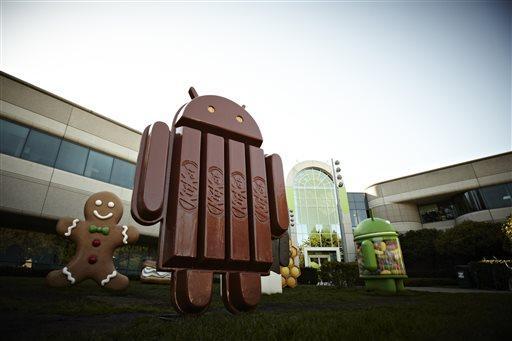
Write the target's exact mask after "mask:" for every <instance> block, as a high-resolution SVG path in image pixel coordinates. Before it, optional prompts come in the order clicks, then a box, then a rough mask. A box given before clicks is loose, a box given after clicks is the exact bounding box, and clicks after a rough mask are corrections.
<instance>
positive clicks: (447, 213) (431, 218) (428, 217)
mask: <svg viewBox="0 0 512 341" xmlns="http://www.w3.org/2000/svg"><path fill="white" fill-rule="evenodd" d="M418 209H419V211H420V217H421V222H422V223H423V224H425V223H433V222H436V221H444V220H451V219H455V212H454V206H453V204H452V202H451V201H442V202H438V203H435V204H429V205H422V206H419V207H418Z"/></svg>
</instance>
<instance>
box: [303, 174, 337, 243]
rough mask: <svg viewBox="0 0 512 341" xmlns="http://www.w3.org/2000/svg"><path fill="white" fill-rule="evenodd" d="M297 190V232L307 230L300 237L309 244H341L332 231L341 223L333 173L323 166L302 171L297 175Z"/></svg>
mask: <svg viewBox="0 0 512 341" xmlns="http://www.w3.org/2000/svg"><path fill="white" fill-rule="evenodd" d="M293 189H294V194H295V211H296V215H295V217H296V224H297V227H298V228H297V231H298V233H304V236H301V237H300V238H299V237H298V236H297V240H299V239H301V240H302V243H304V245H306V244H308V245H309V246H333V245H334V246H338V245H339V238H338V235H337V233H333V232H332V231H333V228H334V231H338V230H339V226H340V223H339V218H338V211H337V207H336V200H335V189H334V183H333V181H332V179H331V178H330V176H329V175H328V174H326V173H325V172H323V171H321V170H319V169H312V168H310V169H305V170H302V171H301V172H299V173H298V174H297V176H296V177H295V181H294V184H293ZM319 231H320V233H319ZM300 244H301V243H299V245H300Z"/></svg>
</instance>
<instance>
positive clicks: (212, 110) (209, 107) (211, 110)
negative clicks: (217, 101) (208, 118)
mask: <svg viewBox="0 0 512 341" xmlns="http://www.w3.org/2000/svg"><path fill="white" fill-rule="evenodd" d="M208 112H209V113H211V114H213V113H214V112H215V107H213V106H211V105H209V106H208Z"/></svg>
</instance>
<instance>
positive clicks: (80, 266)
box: [46, 192, 139, 290]
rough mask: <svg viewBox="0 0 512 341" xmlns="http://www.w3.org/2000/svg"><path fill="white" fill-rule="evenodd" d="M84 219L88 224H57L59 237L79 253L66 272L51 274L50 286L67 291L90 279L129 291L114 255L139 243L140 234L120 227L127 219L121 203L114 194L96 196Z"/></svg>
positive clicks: (67, 220) (89, 202)
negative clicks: (126, 246) (120, 249)
mask: <svg viewBox="0 0 512 341" xmlns="http://www.w3.org/2000/svg"><path fill="white" fill-rule="evenodd" d="M84 216H85V221H80V220H79V219H75V218H62V219H60V220H59V221H58V222H57V233H58V234H60V235H63V236H64V237H66V238H69V239H71V240H72V241H74V242H75V243H76V253H75V255H74V256H73V258H72V259H71V261H70V262H69V263H68V265H67V266H65V267H64V268H63V269H62V270H54V271H52V272H50V273H49V274H48V276H46V282H47V283H48V285H50V286H52V287H64V286H70V285H74V284H78V283H80V282H81V281H83V280H85V279H88V278H90V279H93V280H94V281H96V283H98V284H99V285H101V286H102V287H105V288H108V289H112V290H123V289H126V288H127V287H128V284H129V280H128V277H126V276H124V275H122V274H120V273H118V272H117V271H116V269H115V267H114V262H113V254H114V250H115V249H116V248H118V247H119V246H123V245H126V244H132V243H135V242H136V241H137V239H139V231H137V229H136V228H135V227H133V226H127V225H123V226H119V225H117V224H118V223H119V221H120V220H121V217H122V216H123V204H122V202H121V199H119V197H117V196H116V195H115V194H113V193H110V192H99V193H95V194H93V195H91V196H90V197H89V199H87V201H86V203H85V206H84Z"/></svg>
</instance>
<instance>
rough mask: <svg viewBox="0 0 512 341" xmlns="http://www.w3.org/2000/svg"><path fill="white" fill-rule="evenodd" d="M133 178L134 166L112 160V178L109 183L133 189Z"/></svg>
mask: <svg viewBox="0 0 512 341" xmlns="http://www.w3.org/2000/svg"><path fill="white" fill-rule="evenodd" d="M134 177H135V165H134V164H132V163H129V162H126V161H123V160H119V159H114V166H113V167H112V177H111V179H110V182H111V183H113V184H114V185H118V186H122V187H126V188H133V178H134Z"/></svg>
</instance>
